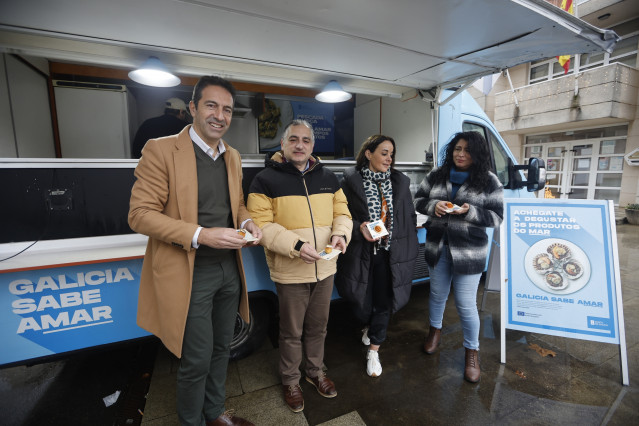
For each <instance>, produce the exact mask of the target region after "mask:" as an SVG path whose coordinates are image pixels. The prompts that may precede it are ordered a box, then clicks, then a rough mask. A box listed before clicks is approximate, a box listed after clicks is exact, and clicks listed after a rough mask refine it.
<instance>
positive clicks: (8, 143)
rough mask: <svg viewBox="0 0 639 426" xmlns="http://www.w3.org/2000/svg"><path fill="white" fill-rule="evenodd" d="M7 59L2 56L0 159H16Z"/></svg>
mask: <svg viewBox="0 0 639 426" xmlns="http://www.w3.org/2000/svg"><path fill="white" fill-rule="evenodd" d="M5 57H6V55H4V54H3V55H0V157H5V158H15V157H17V156H18V153H17V151H16V135H15V133H14V132H13V120H12V118H11V102H10V100H9V88H8V86H7V73H6V72H5Z"/></svg>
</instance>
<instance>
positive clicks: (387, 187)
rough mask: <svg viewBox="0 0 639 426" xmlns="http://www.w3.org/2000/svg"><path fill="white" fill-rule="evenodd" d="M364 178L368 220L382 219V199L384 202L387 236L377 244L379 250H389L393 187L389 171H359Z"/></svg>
mask: <svg viewBox="0 0 639 426" xmlns="http://www.w3.org/2000/svg"><path fill="white" fill-rule="evenodd" d="M361 174H362V177H363V178H364V193H365V194H366V201H367V203H368V214H369V216H370V220H371V221H374V220H379V219H381V217H382V197H383V199H385V200H386V204H387V206H388V214H387V215H386V221H385V222H386V223H384V225H385V226H386V229H387V230H388V236H386V237H384V238H382V239H381V240H380V241H379V242H378V244H379V246H380V247H381V248H383V249H385V250H388V249H389V248H390V242H391V236H392V235H393V186H392V185H391V181H390V175H391V172H390V169H389V170H388V171H387V172H373V171H372V170H371V169H369V168H368V167H364V168H362V170H361Z"/></svg>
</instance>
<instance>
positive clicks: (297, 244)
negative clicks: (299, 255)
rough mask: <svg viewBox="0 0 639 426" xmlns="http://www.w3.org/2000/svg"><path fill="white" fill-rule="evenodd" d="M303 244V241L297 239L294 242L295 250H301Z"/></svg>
mask: <svg viewBox="0 0 639 426" xmlns="http://www.w3.org/2000/svg"><path fill="white" fill-rule="evenodd" d="M304 244H305V242H304V241H302V240H298V241H297V243H296V244H295V251H300V250H302V246H303V245H304Z"/></svg>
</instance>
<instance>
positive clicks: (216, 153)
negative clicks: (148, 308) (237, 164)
mask: <svg viewBox="0 0 639 426" xmlns="http://www.w3.org/2000/svg"><path fill="white" fill-rule="evenodd" d="M189 136H191V140H192V141H193V142H195V144H196V145H197V146H199V147H200V149H201V150H202V151H204V153H205V154H206V155H208V156H209V157H211V158H212V159H213V160H217V159H218V157H219V156H220V155H221V154H224V153H225V152H226V147H225V146H224V142H222V139H220V141H219V142H218V144H217V150H215V149H213V148H211V147H210V146H209V145H208V144H207V143H206V142H204V141H203V140H202V138H201V137H200V135H198V134H197V133H196V132H195V129H193V126H191V128H190V129H189Z"/></svg>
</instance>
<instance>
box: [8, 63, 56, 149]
mask: <svg viewBox="0 0 639 426" xmlns="http://www.w3.org/2000/svg"><path fill="white" fill-rule="evenodd" d="M4 59H5V64H6V73H7V77H8V78H7V80H8V82H9V87H10V92H9V104H10V108H11V111H12V113H11V112H9V111H7V110H2V107H0V111H2V118H1V119H0V122H1V123H2V124H0V127H2V128H5V127H6V126H7V121H8V122H9V123H10V122H11V120H13V129H14V131H15V136H14V137H15V139H14V140H15V142H14V144H15V146H16V147H17V152H14V155H13V157H21V158H53V157H55V145H54V140H53V127H52V125H51V109H50V107H49V89H48V86H47V78H46V77H45V76H44V75H42V74H40V73H39V72H37V71H35V70H34V69H32V68H31V67H29V66H28V65H26V64H25V63H23V62H21V61H19V60H18V59H16V58H14V57H13V56H10V55H4ZM4 93H6V92H4ZM2 103H5V101H4V100H0V104H2ZM5 105H6V103H5ZM7 113H8V116H7ZM1 137H2V138H3V143H2V155H3V156H4V154H5V145H6V142H7V140H6V139H5V138H6V137H10V135H9V133H7V132H6V131H4V129H3V130H2V134H1ZM7 151H8V152H7V154H11V149H10V148H9V149H7ZM14 151H15V148H14ZM8 156H11V155H8Z"/></svg>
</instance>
